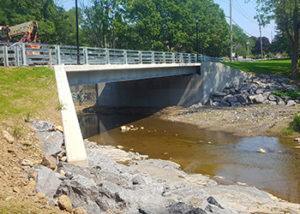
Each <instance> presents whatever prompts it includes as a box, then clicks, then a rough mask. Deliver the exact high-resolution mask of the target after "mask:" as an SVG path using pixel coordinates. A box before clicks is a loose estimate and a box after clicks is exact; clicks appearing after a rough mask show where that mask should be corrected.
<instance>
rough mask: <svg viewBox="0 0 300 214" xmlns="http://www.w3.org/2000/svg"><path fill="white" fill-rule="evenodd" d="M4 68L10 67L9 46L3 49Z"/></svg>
mask: <svg viewBox="0 0 300 214" xmlns="http://www.w3.org/2000/svg"><path fill="white" fill-rule="evenodd" d="M3 57H4V66H9V62H8V50H7V46H4V47H3Z"/></svg>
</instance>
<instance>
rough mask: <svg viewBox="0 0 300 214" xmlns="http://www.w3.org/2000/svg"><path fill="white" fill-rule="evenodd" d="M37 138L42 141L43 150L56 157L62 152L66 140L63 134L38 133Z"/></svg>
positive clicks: (57, 132) (56, 132)
mask: <svg viewBox="0 0 300 214" xmlns="http://www.w3.org/2000/svg"><path fill="white" fill-rule="evenodd" d="M36 137H37V138H38V139H39V140H40V141H42V148H43V152H44V153H45V154H48V155H55V154H57V153H59V152H60V151H61V146H62V144H63V140H64V138H63V134H62V133H61V132H59V131H55V132H46V131H45V132H38V133H36Z"/></svg>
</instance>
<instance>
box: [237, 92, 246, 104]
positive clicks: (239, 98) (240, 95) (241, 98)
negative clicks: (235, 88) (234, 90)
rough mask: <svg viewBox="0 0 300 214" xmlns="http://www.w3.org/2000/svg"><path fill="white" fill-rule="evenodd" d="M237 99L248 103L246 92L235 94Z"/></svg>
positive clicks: (242, 102)
mask: <svg viewBox="0 0 300 214" xmlns="http://www.w3.org/2000/svg"><path fill="white" fill-rule="evenodd" d="M235 97H236V99H237V101H238V102H240V103H241V104H245V103H247V96H246V95H244V94H237V95H235Z"/></svg>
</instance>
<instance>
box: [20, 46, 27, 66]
mask: <svg viewBox="0 0 300 214" xmlns="http://www.w3.org/2000/svg"><path fill="white" fill-rule="evenodd" d="M21 49H22V61H23V66H26V65H27V62H26V47H25V43H22V46H21Z"/></svg>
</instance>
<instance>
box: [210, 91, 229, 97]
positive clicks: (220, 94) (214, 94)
mask: <svg viewBox="0 0 300 214" xmlns="http://www.w3.org/2000/svg"><path fill="white" fill-rule="evenodd" d="M212 96H214V97H225V96H226V93H224V92H214V93H213V94H212Z"/></svg>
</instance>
